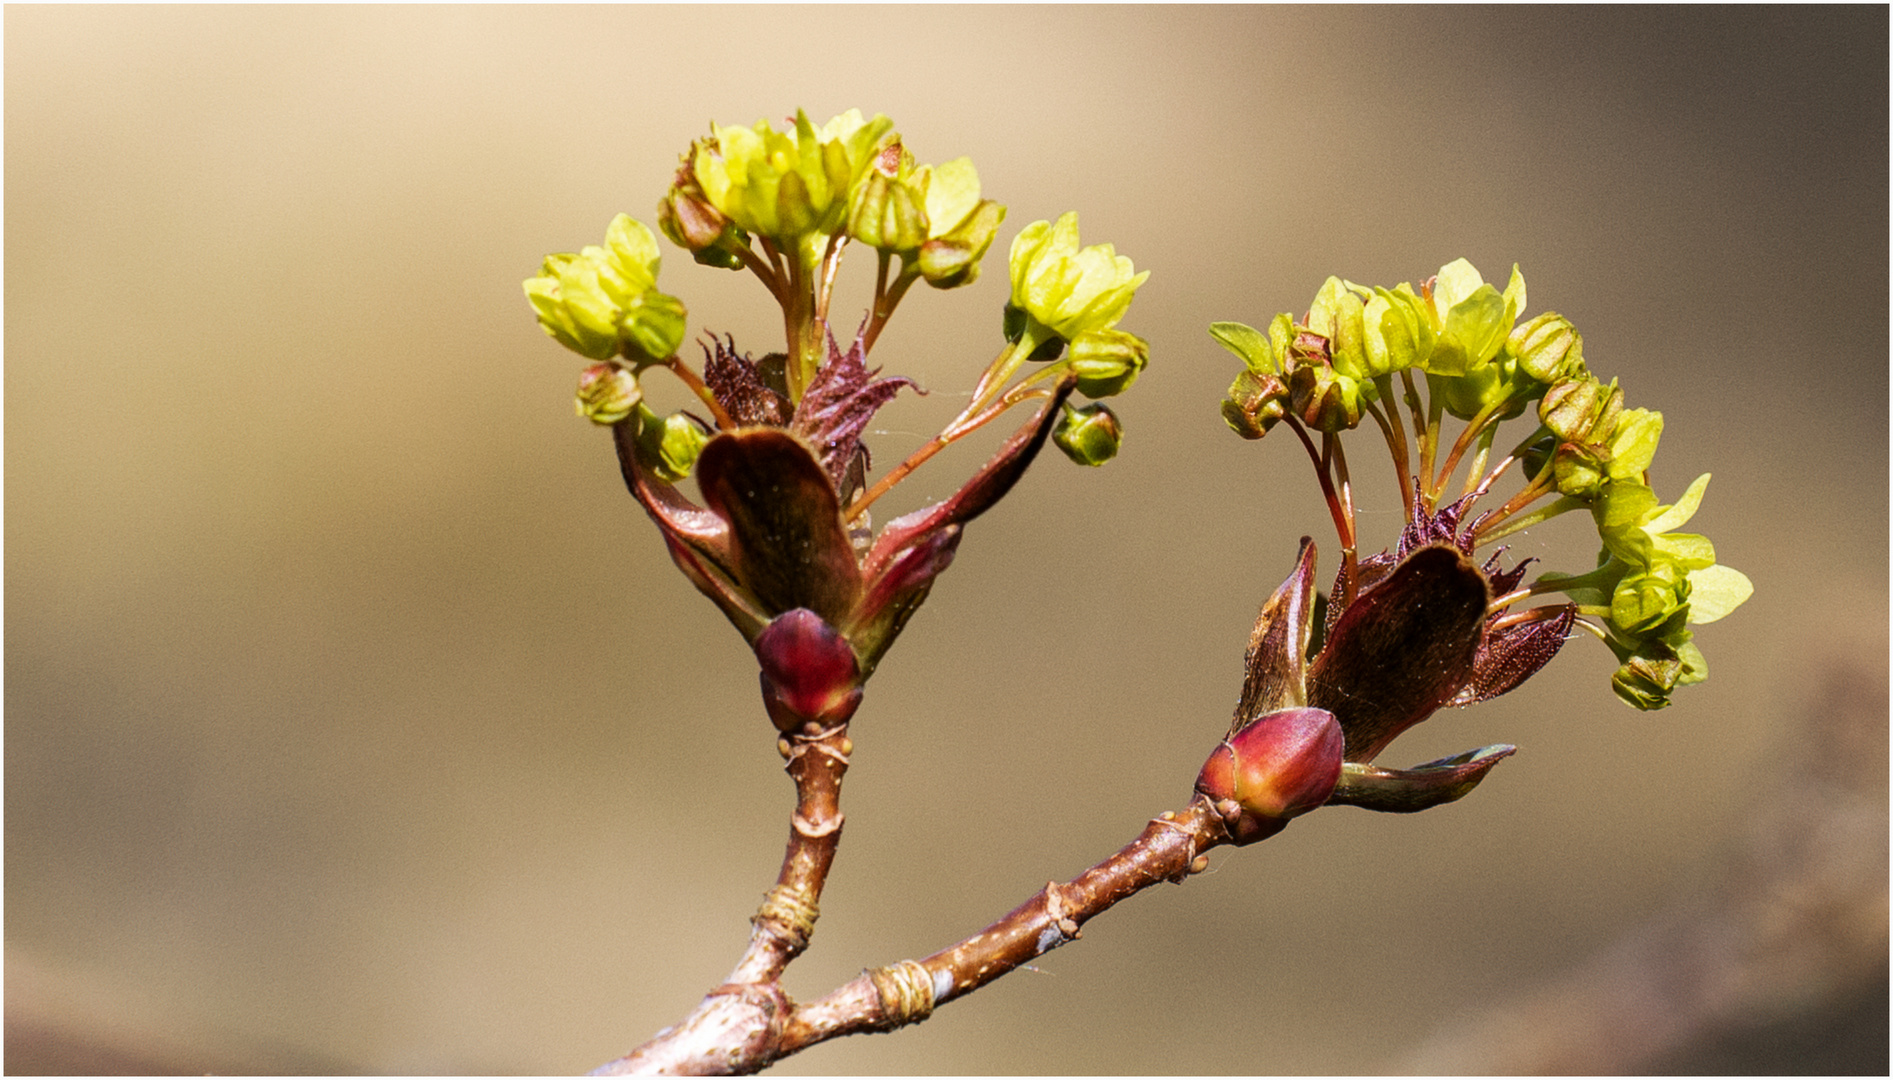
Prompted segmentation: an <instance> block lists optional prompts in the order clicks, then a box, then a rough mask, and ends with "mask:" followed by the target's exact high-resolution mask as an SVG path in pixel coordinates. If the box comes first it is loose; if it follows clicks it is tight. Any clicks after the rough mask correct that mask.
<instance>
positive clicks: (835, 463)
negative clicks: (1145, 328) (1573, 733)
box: [525, 110, 1149, 731]
mask: <svg viewBox="0 0 1893 1080" xmlns="http://www.w3.org/2000/svg"><path fill="white" fill-rule="evenodd" d="M1004 220H1005V207H1003V206H1001V205H1000V204H998V203H996V202H994V201H992V200H990V199H987V198H984V197H983V193H982V190H981V187H980V181H979V174H978V172H977V170H975V168H974V167H973V164H972V162H971V161H970V160H968V159H966V158H958V159H955V160H953V161H949V162H946V163H945V164H942V165H937V166H936V165H926V164H920V163H918V162H917V161H916V159H915V158H914V156H913V154H912V153H910V152H909V151H908V149H907V148H906V146H905V144H904V143H903V141H902V139H901V136H900V135H899V134H898V133H897V132H896V131H895V130H894V125H893V122H892V121H890V120H888V118H887V117H885V116H879V115H877V116H875V117H873V118H872V119H867V118H864V117H863V116H862V114H861V113H860V112H859V111H855V110H850V111H849V112H846V113H843V114H841V115H839V116H836V117H834V118H833V119H831V120H829V121H828V122H827V123H825V124H822V125H820V126H817V125H815V124H814V123H813V122H812V121H810V119H809V118H808V116H807V115H806V114H805V113H801V112H798V113H797V114H796V115H795V117H794V118H793V119H792V120H791V121H790V122H789V124H788V125H786V126H785V127H784V128H783V129H782V130H777V129H776V128H775V127H774V126H773V125H771V124H770V123H769V122H768V121H759V122H757V123H756V124H754V125H752V126H748V127H743V126H725V125H720V124H712V125H711V128H710V134H709V135H708V136H707V137H705V138H702V139H699V140H697V141H695V142H693V143H692V144H691V145H690V148H689V149H688V150H687V151H686V152H685V153H684V154H683V155H682V158H681V161H680V164H679V167H678V169H677V172H676V174H675V176H674V177H673V179H672V182H671V185H670V188H669V189H668V190H667V191H666V192H665V194H664V197H663V198H662V199H661V200H660V201H659V203H658V212H657V223H658V228H659V230H660V231H661V232H662V233H663V234H664V236H665V237H667V238H668V239H669V240H670V241H671V242H672V243H674V244H676V245H677V246H679V247H680V248H682V249H684V250H686V251H688V252H690V254H691V256H692V258H693V259H695V260H696V261H697V262H698V263H700V264H703V265H706V266H711V267H718V268H724V269H729V270H733V271H737V272H748V273H750V274H753V275H754V276H755V278H756V279H757V280H758V281H760V283H761V284H762V285H763V287H764V288H765V289H766V290H767V291H768V292H769V294H770V296H771V298H772V299H773V300H774V301H775V302H776V304H777V305H778V306H779V307H780V308H781V310H782V314H783V329H784V339H783V348H782V349H781V351H775V352H769V353H766V354H765V355H763V356H761V357H752V356H751V355H749V354H746V353H743V352H741V351H739V350H738V349H737V347H736V344H735V342H734V341H732V340H730V339H729V338H728V337H723V338H720V339H719V338H717V337H715V336H707V337H706V339H705V340H704V343H703V346H702V354H703V361H702V363H701V366H700V367H699V366H693V365H691V364H690V363H688V362H686V361H685V360H683V359H682V358H680V357H679V356H678V355H677V349H678V346H679V345H680V343H681V342H682V340H683V337H684V332H685V324H686V311H685V308H684V305H683V304H682V302H681V301H679V300H677V299H676V298H674V297H672V296H669V295H666V294H664V293H662V292H660V291H659V290H658V287H657V277H658V271H659V269H660V264H661V260H660V258H659V255H658V252H657V248H656V243H655V238H654V237H653V235H652V233H651V230H650V229H648V228H647V227H645V226H644V225H643V224H642V223H640V222H638V221H636V220H634V219H632V218H630V217H628V216H626V215H622V214H621V215H619V216H618V217H617V218H616V219H615V220H614V221H613V222H612V223H611V225H610V227H609V228H608V229H607V232H606V239H605V243H604V244H603V245H602V246H595V247H587V248H584V249H582V250H581V251H579V252H577V253H567V254H556V255H550V256H547V257H546V259H545V262H544V265H543V266H542V268H541V270H540V273H539V274H538V275H536V276H534V277H532V278H530V279H528V280H527V281H526V283H525V291H526V296H527V299H528V300H529V301H530V303H531V304H532V307H533V311H534V313H535V314H536V315H537V316H538V319H539V323H540V325H541V327H542V328H543V329H544V330H545V332H546V334H547V335H548V336H550V337H552V338H553V339H554V340H556V341H558V342H559V343H560V344H562V345H564V346H566V347H567V348H568V349H571V350H572V351H574V352H576V353H578V354H579V355H581V356H583V357H585V358H586V359H588V360H592V361H595V362H594V363H593V364H592V365H591V366H589V367H587V368H586V369H585V371H584V372H583V373H582V374H581V376H580V379H579V386H578V393H577V398H576V408H577V411H578V413H579V415H581V416H584V417H586V418H588V419H590V420H591V421H593V422H594V423H597V424H600V425H603V426H607V427H609V428H611V430H612V432H613V435H614V441H615V443H616V445H617V448H618V453H619V459H620V463H621V466H622V468H623V471H624V475H625V480H626V483H627V484H628V485H629V486H630V488H631V490H632V492H633V494H634V495H635V496H636V497H637V498H638V500H639V501H640V502H641V503H642V504H643V505H644V507H645V509H646V510H647V511H648V512H649V513H650V515H651V517H652V519H653V520H654V521H655V522H656V523H657V525H658V527H659V528H660V530H662V532H663V534H664V537H665V541H666V543H667V545H668V546H669V549H670V552H671V555H672V557H673V559H674V560H675V561H676V563H677V564H678V566H679V567H680V568H681V569H682V570H683V571H684V573H685V574H686V575H687V576H688V577H689V578H690V580H691V581H692V582H693V583H694V584H696V586H697V587H698V588H699V589H700V590H701V591H702V592H704V593H705V595H707V596H709V597H710V599H711V600H713V601H714V602H715V603H716V604H717V605H718V607H720V608H721V609H722V610H723V612H724V613H725V615H727V616H728V617H729V619H730V621H731V622H732V623H733V624H735V626H736V627H737V628H738V629H739V630H740V631H742V633H743V634H744V636H745V638H746V639H747V640H749V641H750V643H751V645H752V647H754V648H755V649H756V650H757V654H758V657H759V660H760V661H761V663H762V668H763V677H764V697H765V700H766V701H768V702H770V703H771V704H770V713H771V716H772V717H773V718H775V720H776V722H777V724H778V726H779V727H781V728H782V729H783V730H784V731H793V730H800V728H802V727H805V726H807V727H812V728H813V729H820V728H823V727H824V726H830V725H833V724H835V723H839V722H842V721H844V720H845V719H846V717H847V714H849V713H852V711H853V704H852V703H853V702H856V701H858V700H859V689H860V686H861V684H862V683H863V682H864V681H865V680H866V678H867V677H868V675H869V674H870V673H871V672H872V671H873V669H874V667H875V665H876V664H877V663H878V662H879V660H880V657H881V655H882V654H883V653H884V652H885V651H886V649H887V648H888V646H889V645H890V644H891V643H892V642H893V640H894V638H895V636H896V635H897V634H898V633H899V632H900V629H901V627H902V626H903V625H905V623H906V620H907V619H908V617H909V616H910V615H911V614H912V613H913V611H914V610H915V609H916V608H918V606H919V605H920V603H921V602H922V601H923V600H924V599H925V596H926V594H927V592H928V590H929V589H930V588H931V587H932V584H933V581H934V579H935V578H936V577H937V576H938V575H939V574H940V572H942V571H943V570H945V569H946V566H947V564H948V563H949V562H951V560H952V557H953V552H954V550H955V548H956V547H957V545H958V543H959V539H960V534H961V531H962V529H963V526H964V525H965V523H966V522H968V521H970V520H972V519H973V518H974V517H976V516H978V515H979V514H981V513H983V512H984V511H985V510H986V509H988V508H990V507H991V506H992V505H993V504H994V503H996V502H997V501H998V500H999V499H1000V498H1001V497H1003V496H1004V495H1005V493H1006V492H1007V490H1009V489H1010V487H1011V486H1012V484H1013V483H1014V482H1015V481H1016V480H1017V479H1018V477H1019V475H1020V474H1021V473H1023V471H1024V470H1025V468H1026V467H1027V466H1028V465H1029V464H1030V463H1031V461H1032V460H1033V458H1034V457H1035V455H1036V454H1037V453H1038V451H1039V449H1040V448H1041V447H1043V446H1044V444H1045V443H1046V442H1048V441H1050V442H1051V443H1052V444H1053V445H1055V446H1057V447H1058V448H1059V449H1060V450H1061V451H1063V452H1064V453H1065V455H1066V456H1067V457H1069V458H1070V459H1072V460H1073V461H1076V462H1079V463H1082V464H1086V465H1101V464H1103V463H1104V462H1106V461H1108V460H1110V459H1111V458H1112V457H1113V456H1115V455H1116V453H1117V451H1118V448H1119V446H1120V445H1121V443H1122V439H1123V427H1122V424H1121V422H1120V421H1119V420H1118V418H1117V416H1116V414H1115V413H1113V412H1112V411H1111V410H1110V409H1109V408H1108V407H1107V406H1105V405H1104V404H1103V402H1102V401H1100V400H1096V399H1103V398H1108V397H1113V396H1115V395H1118V394H1121V393H1123V392H1124V391H1125V390H1128V389H1129V388H1130V387H1131V385H1132V384H1133V383H1135V382H1136V380H1137V377H1138V374H1139V373H1140V372H1142V371H1143V369H1144V367H1145V366H1146V364H1147V363H1148V362H1149V347H1148V345H1147V344H1146V343H1145V342H1144V340H1143V339H1142V338H1139V337H1137V336H1136V335H1134V334H1131V333H1129V332H1127V331H1124V330H1121V329H1119V328H1118V326H1117V324H1118V322H1119V321H1121V320H1122V319H1123V318H1124V315H1125V313H1126V312H1127V311H1128V309H1129V307H1130V304H1131V301H1132V298H1133V296H1134V294H1135V293H1136V291H1137V289H1138V287H1139V286H1141V285H1142V284H1143V283H1144V281H1145V280H1146V279H1147V278H1148V277H1149V274H1148V272H1144V273H1138V272H1137V271H1136V270H1135V268H1134V267H1133V266H1132V263H1131V260H1130V259H1128V258H1125V257H1123V256H1121V255H1118V254H1117V253H1116V251H1115V250H1114V249H1113V248H1112V246H1111V245H1109V244H1100V245H1093V246H1089V247H1087V246H1084V245H1082V244H1081V243H1080V241H1079V234H1078V219H1077V215H1076V214H1066V215H1064V216H1062V217H1060V218H1059V219H1058V220H1057V221H1056V222H1048V221H1039V222H1034V223H1032V224H1030V225H1028V226H1026V228H1025V229H1023V230H1022V231H1021V232H1020V233H1019V235H1018V237H1017V238H1016V239H1015V240H1014V241H1013V243H1012V246H1011V250H1010V253H1009V257H1008V264H1009V265H1008V270H1009V275H1010V279H1011V291H1010V296H1009V299H1008V303H1007V305H1006V308H1005V311H1004V312H1003V318H1002V320H1001V323H1002V326H1001V329H1002V332H1003V333H1002V337H1003V340H1004V344H1003V347H1002V348H1001V349H1000V351H999V354H998V355H997V357H996V358H994V359H993V360H992V361H991V362H990V363H988V364H987V366H986V368H985V370H984V371H983V372H982V373H981V375H980V377H979V379H978V381H977V384H976V386H975V387H974V389H973V392H972V395H971V396H972V400H971V403H970V404H969V405H968V406H967V407H966V409H965V410H964V411H963V412H961V414H960V415H959V416H958V417H956V418H955V419H954V420H953V421H952V422H951V423H949V424H948V425H947V426H946V427H945V428H944V429H943V430H942V431H941V432H940V433H939V434H938V435H936V436H935V437H933V438H932V439H930V440H928V441H927V442H926V443H924V444H922V445H921V446H920V448H919V449H917V450H915V451H914V452H913V453H912V454H910V455H909V457H908V458H907V459H906V460H904V461H902V462H900V463H899V464H898V465H897V466H895V467H894V468H893V469H891V470H889V471H888V472H886V473H885V474H883V475H881V476H880V477H878V478H875V477H873V476H872V464H873V463H872V458H871V456H870V454H869V451H868V448H867V447H866V445H864V443H863V441H862V437H863V435H864V433H865V432H866V430H867V427H868V424H869V422H870V420H871V419H872V418H873V416H874V414H875V412H876V411H877V410H878V409H880V408H881V407H882V406H884V405H886V404H887V403H888V402H889V401H891V400H892V399H893V398H894V397H895V396H896V395H897V394H898V393H899V392H900V391H902V390H915V391H919V387H917V386H916V385H915V384H914V382H913V381H912V380H911V379H907V378H903V377H899V376H892V377H886V378H879V377H877V375H878V370H877V369H871V368H870V367H869V366H868V356H869V354H870V352H871V350H872V349H873V348H874V345H875V342H876V340H877V339H878V338H879V336H880V334H881V331H882V328H883V327H885V325H886V324H887V322H888V320H889V319H890V318H891V317H892V316H893V314H894V312H895V309H896V308H897V307H898V306H899V304H900V303H901V301H902V299H903V298H904V297H905V296H906V295H907V293H908V291H909V289H910V288H911V287H912V286H913V285H915V284H916V283H918V282H923V281H924V282H925V283H926V284H927V285H928V286H930V287H932V288H935V289H943V290H944V289H954V288H958V287H961V286H964V285H966V284H968V283H970V282H972V281H974V280H976V279H977V278H978V276H979V266H980V261H981V260H982V259H983V258H984V256H985V254H986V252H987V251H988V249H989V248H990V247H991V245H992V243H993V240H994V238H995V236H996V234H997V230H998V228H999V226H1000V224H1001V223H1002V222H1003V221H1004ZM851 245H853V246H857V247H860V248H865V249H869V250H871V251H873V252H874V256H875V266H876V279H875V291H874V299H873V303H872V305H871V307H870V309H869V310H868V312H867V313H866V316H865V318H864V319H863V320H862V321H861V323H860V329H859V330H858V331H857V332H856V333H855V335H854V337H853V339H852V340H851V341H849V342H848V344H847V346H846V347H845V348H844V347H843V346H842V345H841V344H840V343H838V341H837V339H836V335H835V333H834V332H833V329H832V328H831V326H830V319H829V307H830V303H831V300H832V296H833V289H834V283H835V280H836V275H837V273H838V271H839V269H840V265H841V262H842V258H843V255H844V254H845V253H846V251H847V250H848V249H849V247H850V246H851ZM657 368H662V369H665V370H667V371H669V372H670V373H671V374H672V375H674V376H675V377H676V378H678V379H679V380H681V381H682V382H683V383H684V384H685V386H686V387H688V389H689V390H690V391H691V393H692V394H694V395H695V398H696V402H697V406H698V408H695V409H691V410H681V411H678V412H675V413H672V414H670V415H668V416H662V415H659V414H658V413H656V412H655V411H654V410H652V409H651V408H650V407H649V405H648V404H647V403H646V401H645V395H644V392H643V385H642V380H643V379H645V378H647V377H648V372H649V371H651V370H652V369H657ZM1074 396H1077V397H1083V398H1089V399H1093V400H1092V401H1091V403H1089V404H1085V405H1078V404H1074V403H1073V402H1072V401H1071V399H1072V398H1073V397H1074ZM1020 405H1028V406H1033V407H1034V409H1033V412H1032V415H1031V417H1030V418H1029V419H1028V420H1027V421H1026V422H1025V423H1024V424H1023V426H1021V427H1020V428H1019V429H1018V430H1017V431H1016V432H1015V433H1014V435H1013V436H1012V437H1011V438H1010V439H1008V440H1006V441H1005V443H1004V444H1003V445H1002V447H1001V448H1000V451H999V453H998V454H997V455H996V456H995V457H994V458H993V459H992V460H991V461H990V462H988V463H987V465H986V466H985V467H984V468H983V469H981V470H980V471H979V472H977V473H976V474H975V475H974V476H973V477H972V478H971V479H970V480H968V481H967V482H966V483H965V484H964V485H963V486H962V487H961V488H960V490H959V491H957V492H956V493H955V494H954V495H953V496H952V497H951V498H949V499H947V500H946V501H944V502H942V503H939V504H937V505H935V506H931V507H928V508H926V509H924V510H920V511H917V512H915V513H912V514H909V515H906V516H905V517H901V518H898V519H896V520H894V521H891V522H889V523H887V524H886V525H885V526H884V527H882V528H881V529H880V531H879V533H878V534H876V532H875V531H874V529H873V526H872V521H871V517H870V514H869V507H870V506H871V505H872V504H873V503H874V502H875V501H876V500H878V499H879V498H880V497H881V496H882V495H884V494H886V493H887V491H889V490H891V489H892V488H893V487H894V486H895V485H896V484H898V483H900V482H901V481H902V480H903V479H904V478H905V477H906V476H907V475H908V474H910V473H911V472H912V471H913V470H914V469H916V468H919V467H920V466H921V465H922V464H924V463H925V462H926V461H927V460H928V459H929V458H931V457H932V456H933V455H934V454H936V453H937V452H938V451H939V450H941V449H942V448H944V447H945V446H947V445H949V444H951V443H952V442H954V441H956V440H958V439H960V438H962V437H964V436H966V435H967V434H969V433H971V432H973V431H975V430H978V429H979V428H980V427H983V426H984V425H986V424H987V423H990V422H991V421H993V420H995V419H997V418H998V417H999V416H1001V415H1003V414H1004V413H1006V412H1007V411H1008V410H1010V409H1012V408H1013V407H1015V406H1020ZM687 477H694V478H695V480H696V483H697V488H698V491H699V492H700V493H701V497H702V499H703V503H702V505H698V504H697V503H695V502H693V501H691V500H690V499H689V498H688V497H687V496H686V495H684V494H683V493H682V492H680V491H679V490H678V488H677V487H676V485H677V484H678V483H679V482H680V481H682V480H684V479H685V478H687ZM844 661H845V662H844ZM812 671H813V672H820V673H823V674H822V675H821V677H820V678H818V679H817V680H816V685H811V684H809V678H810V675H809V673H810V672H812Z"/></svg>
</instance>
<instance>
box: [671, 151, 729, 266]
mask: <svg viewBox="0 0 1893 1080" xmlns="http://www.w3.org/2000/svg"><path fill="white" fill-rule="evenodd" d="M696 152H697V144H695V143H692V144H691V147H690V152H689V153H688V154H687V155H686V156H685V158H684V164H683V167H682V168H679V169H678V170H677V178H676V179H675V180H673V181H671V185H670V190H669V191H667V192H665V193H664V198H663V200H662V201H661V202H659V203H658V204H657V227H658V228H659V229H661V230H663V233H664V235H665V236H668V237H670V241H671V243H673V244H676V245H677V246H678V247H680V248H683V249H684V250H686V251H689V252H693V253H700V252H702V251H703V250H704V249H706V248H712V247H715V246H716V245H717V244H718V242H719V241H721V240H723V239H724V238H725V237H727V236H729V235H730V234H731V232H733V231H734V229H735V226H734V225H733V224H731V222H730V219H729V218H727V217H725V216H723V212H722V211H721V210H718V209H717V208H716V207H715V206H712V205H711V204H710V200H709V199H708V198H706V197H705V196H704V194H703V186H702V185H700V184H698V183H697V173H696V170H695V169H694V168H692V167H691V165H690V161H691V159H692V158H694V157H695V156H696Z"/></svg>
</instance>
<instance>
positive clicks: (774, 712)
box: [755, 608, 861, 735]
mask: <svg viewBox="0 0 1893 1080" xmlns="http://www.w3.org/2000/svg"><path fill="white" fill-rule="evenodd" d="M755 650H756V660H757V661H758V662H759V663H760V664H761V665H762V700H763V706H764V707H765V708H766V709H768V710H769V719H770V721H771V722H772V723H774V724H775V725H776V729H777V730H778V731H781V732H782V733H783V734H785V735H793V734H798V733H800V734H814V733H815V732H818V731H821V730H823V729H825V728H831V727H834V726H835V725H836V724H842V723H846V722H847V720H848V718H849V717H851V716H853V715H854V711H855V709H856V708H858V707H859V706H860V704H861V667H860V664H859V662H857V661H856V659H855V655H854V649H853V647H851V646H850V645H849V644H848V639H847V638H845V637H843V636H842V635H841V632H840V631H839V630H836V629H835V628H834V627H833V626H830V625H829V624H828V623H827V622H825V621H823V619H822V617H821V616H820V615H817V614H815V613H814V612H813V611H810V610H808V609H807V608H796V609H794V610H793V611H786V612H783V613H782V614H781V615H778V616H776V617H775V618H774V619H773V620H771V621H770V623H769V625H768V626H766V627H764V628H763V632H762V633H761V634H759V635H757V637H756V643H755Z"/></svg>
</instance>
